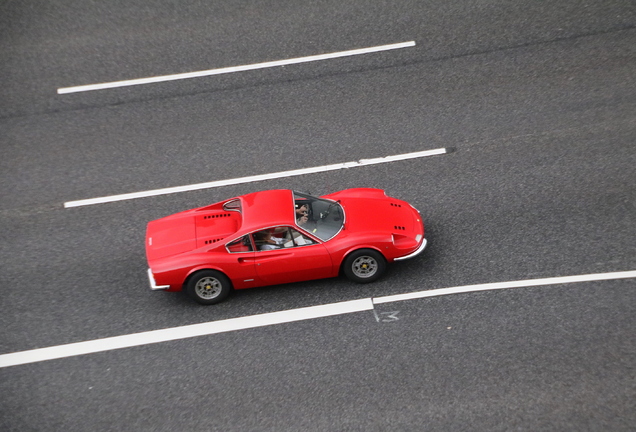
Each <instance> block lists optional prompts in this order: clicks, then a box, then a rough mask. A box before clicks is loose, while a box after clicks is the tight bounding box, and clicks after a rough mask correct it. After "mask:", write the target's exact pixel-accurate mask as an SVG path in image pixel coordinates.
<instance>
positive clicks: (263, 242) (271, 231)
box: [252, 226, 294, 251]
mask: <svg viewBox="0 0 636 432" xmlns="http://www.w3.org/2000/svg"><path fill="white" fill-rule="evenodd" d="M252 238H253V239H254V244H255V245H256V250H259V251H264V250H274V249H283V248H288V247H293V246H294V242H293V241H291V236H290V234H289V228H288V227H285V226H279V227H274V228H267V229H264V230H260V231H256V232H254V233H252Z"/></svg>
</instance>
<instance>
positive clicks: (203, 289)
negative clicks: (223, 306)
mask: <svg viewBox="0 0 636 432" xmlns="http://www.w3.org/2000/svg"><path fill="white" fill-rule="evenodd" d="M231 290H232V284H231V282H230V279H228V277H227V276H225V275H224V274H223V273H221V272H218V271H216V270H202V271H199V272H196V273H195V274H193V275H192V276H191V277H190V279H189V280H188V283H187V285H186V292H187V293H188V295H189V296H190V297H191V298H192V299H193V300H194V301H195V302H197V303H200V304H202V305H212V304H216V303H219V302H221V301H223V300H225V298H226V297H227V296H228V295H229V294H230V291H231Z"/></svg>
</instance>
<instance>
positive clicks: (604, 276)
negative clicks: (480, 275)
mask: <svg viewBox="0 0 636 432" xmlns="http://www.w3.org/2000/svg"><path fill="white" fill-rule="evenodd" d="M635 277H636V271H624V272H613V273H596V274H587V275H578V276H563V277H553V278H544V279H527V280H520V281H512V282H495V283H486V284H478V285H465V286H460V287H453V288H442V289H435V290H428V291H417V292H411V293H406V294H395V295H390V296H384V297H376V298H374V299H373V304H382V303H391V302H397V301H402V300H413V299H420V298H425V297H438V296H443V295H449V294H462V293H470V292H477V291H492V290H501V289H509V288H525V287H535V286H543V285H557V284H568V283H575V282H592V281H600V280H613V279H629V278H635Z"/></svg>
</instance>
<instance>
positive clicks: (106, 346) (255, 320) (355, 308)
mask: <svg viewBox="0 0 636 432" xmlns="http://www.w3.org/2000/svg"><path fill="white" fill-rule="evenodd" d="M628 278H636V270H632V271H623V272H613V273H596V274H588V275H578V276H564V277H553V278H545V279H528V280H521V281H514V282H496V283H488V284H479V285H465V286H461V287H454V288H442V289H436V290H430V291H419V292H415V293H407V294H398V295H391V296H384V297H377V298H374V299H371V298H364V299H359V300H351V301H345V302H340V303H331V304H326V305H319V306H310V307H305V308H299V309H292V310H286V311H280V312H271V313H265V314H261V315H251V316H245V317H239V318H231V319H227V320H221V321H212V322H208V323H202V324H193V325H188V326H183V327H174V328H167V329H162V330H153V331H147V332H142V333H135V334H131V335H124V336H115V337H109V338H104V339H97V340H92V341H86V342H77V343H71V344H66V345H58V346H52V347H48V348H38V349H33V350H29V351H20V352H15V353H9V354H2V355H0V368H4V367H9V366H17V365H22V364H27V363H36V362H40V361H45V360H52V359H59V358H64V357H71V356H77V355H83V354H91V353H96V352H102V351H110V350H115V349H121V348H129V347H134V346H140V345H148V344H153V343H159V342H167V341H172V340H179V339H186V338H191V337H196V336H204V335H211V334H215V333H224V332H230V331H235V330H243V329H249V328H256V327H264V326H269V325H274V324H282V323H288V322H294V321H303V320H308V319H313V318H322V317H327V316H334V315H342V314H348V313H352V312H362V311H367V310H373V306H374V304H382V303H389V302H395V301H402V300H413V299H419V298H424V297H436V296H442V295H448V294H461V293H468V292H476V291H487V290H499V289H507V288H522V287H534V286H542V285H555V284H567V283H575V282H590V281H600V280H614V279H628Z"/></svg>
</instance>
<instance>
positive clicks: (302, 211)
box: [296, 204, 309, 226]
mask: <svg viewBox="0 0 636 432" xmlns="http://www.w3.org/2000/svg"><path fill="white" fill-rule="evenodd" d="M308 220H309V208H308V207H307V204H303V205H299V204H296V223H297V224H298V226H303V225H304V224H305V223H307V221H308Z"/></svg>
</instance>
